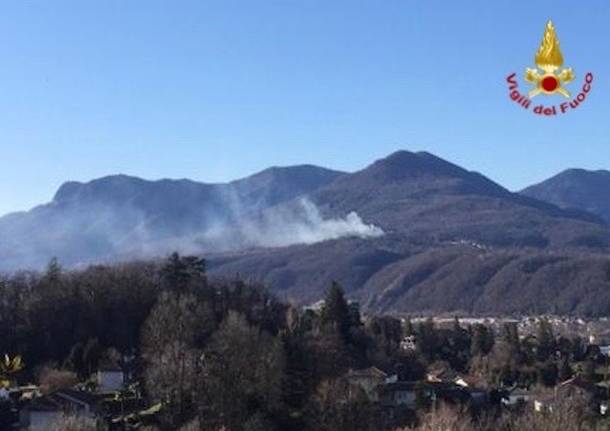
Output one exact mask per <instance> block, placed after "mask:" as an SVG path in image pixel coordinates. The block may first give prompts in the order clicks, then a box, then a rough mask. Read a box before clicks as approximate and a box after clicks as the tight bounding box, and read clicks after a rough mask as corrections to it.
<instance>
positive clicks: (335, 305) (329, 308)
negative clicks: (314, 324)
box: [321, 281, 351, 339]
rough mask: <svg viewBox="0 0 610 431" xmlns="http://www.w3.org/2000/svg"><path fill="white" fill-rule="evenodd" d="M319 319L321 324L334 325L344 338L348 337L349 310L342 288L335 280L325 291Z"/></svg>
mask: <svg viewBox="0 0 610 431" xmlns="http://www.w3.org/2000/svg"><path fill="white" fill-rule="evenodd" d="M321 320H322V324H323V325H330V326H332V327H334V328H335V329H336V330H337V331H338V332H339V333H340V334H341V335H342V336H343V337H344V338H345V339H347V338H348V336H349V328H350V323H351V319H350V311H349V307H348V304H347V301H346V299H345V293H344V292H343V288H342V287H341V285H340V284H339V283H337V282H336V281H333V283H332V285H331V287H330V289H329V290H328V292H327V293H326V297H325V299H324V306H323V307H322V313H321Z"/></svg>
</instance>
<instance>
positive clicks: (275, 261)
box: [0, 151, 610, 315]
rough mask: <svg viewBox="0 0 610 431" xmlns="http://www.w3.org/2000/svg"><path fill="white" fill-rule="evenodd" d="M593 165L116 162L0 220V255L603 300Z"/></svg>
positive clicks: (314, 287)
mask: <svg viewBox="0 0 610 431" xmlns="http://www.w3.org/2000/svg"><path fill="white" fill-rule="evenodd" d="M609 181H610V173H608V172H606V171H596V172H588V171H583V170H569V171H565V172H563V173H561V174H559V175H557V176H556V177H553V178H551V179H549V180H547V181H545V182H543V183H541V184H538V185H534V186H531V187H528V188H526V189H525V190H523V191H522V192H520V193H513V192H510V191H508V190H507V189H505V188H503V187H502V186H500V185H498V184H496V183H494V182H493V181H491V180H489V179H488V178H486V177H484V176H483V175H481V174H478V173H476V172H471V171H468V170H465V169H463V168H461V167H459V166H457V165H454V164H452V163H450V162H448V161H445V160H443V159H441V158H439V157H436V156H434V155H432V154H429V153H426V152H418V153H413V152H408V151H399V152H397V153H394V154H391V155H389V156H388V157H385V158H383V159H380V160H377V161H375V162H374V163H372V164H371V165H369V166H367V167H366V168H364V169H362V170H359V171H356V172H352V173H345V172H338V171H334V170H329V169H325V168H320V167H316V166H310V165H302V166H293V167H286V168H270V169H267V170H265V171H262V172H260V173H258V174H255V175H252V176H250V177H247V178H244V179H241V180H237V181H233V182H230V183H223V184H205V183H198V182H194V181H190V180H160V181H145V180H142V179H139V178H134V177H129V176H124V175H117V176H110V177H105V178H101V179H97V180H93V181H91V182H88V183H77V182H68V183H65V184H64V185H62V186H61V187H60V188H59V190H58V191H57V193H56V194H55V196H54V198H53V200H52V201H51V202H50V203H48V204H44V205H41V206H38V207H36V208H34V209H32V210H30V211H28V212H22V213H13V214H9V215H7V216H4V217H2V218H0V269H2V270H15V269H19V268H41V267H42V266H44V264H45V263H46V262H47V261H48V260H49V259H50V258H51V257H53V256H56V257H58V258H59V259H60V261H61V262H63V263H64V264H66V265H86V264H89V263H96V262H97V263H99V262H115V261H120V260H126V259H134V258H154V257H159V256H163V255H164V254H167V253H169V252H171V251H173V250H178V251H180V252H182V253H198V254H203V255H205V256H206V257H207V258H208V260H209V266H210V273H211V274H212V275H213V276H220V277H234V276H235V274H240V276H242V277H246V278H249V279H252V280H256V281H260V282H263V283H265V284H267V285H268V286H269V287H270V288H271V289H273V290H274V291H275V292H276V294H278V295H279V296H281V297H283V298H285V299H289V300H292V301H295V302H298V303H301V304H307V303H311V302H315V301H317V300H318V299H320V297H321V296H322V295H323V293H324V291H325V289H326V288H327V287H328V286H329V284H330V282H331V281H332V280H337V281H339V282H340V283H342V284H343V286H344V287H345V288H346V290H347V291H348V294H349V296H350V297H351V298H353V299H356V300H358V301H360V303H361V304H362V305H363V307H364V308H365V309H366V310H370V311H377V312H393V313H403V312H409V313H425V312H434V313H439V312H448V313H456V312H460V313H465V314H494V313H505V314H509V313H524V314H527V313H543V312H552V313H557V314H571V313H574V314H584V315H600V314H604V313H607V312H608V311H610V257H609V256H608V251H609V248H610V228H609V227H608V225H607V222H608V221H609V220H610V205H608V204H607V202H608V200H607V199H605V197H606V195H607V194H608V192H607V190H610V189H609V188H608V187H605V185H606V184H607V183H608V182H609Z"/></svg>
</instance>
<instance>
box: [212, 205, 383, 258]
mask: <svg viewBox="0 0 610 431" xmlns="http://www.w3.org/2000/svg"><path fill="white" fill-rule="evenodd" d="M381 235H383V230H382V229H381V228H379V227H377V226H374V225H372V224H366V223H364V222H363V221H362V219H361V218H360V216H359V215H358V214H356V213H355V212H351V213H349V214H348V215H347V216H346V217H344V218H330V219H323V218H322V215H321V214H320V211H319V210H318V208H317V207H316V205H315V204H314V203H313V202H311V201H310V200H308V199H305V198H303V199H300V200H299V201H298V204H297V205H295V206H293V207H290V208H274V209H271V210H267V211H265V212H264V213H263V215H262V216H261V217H260V218H257V219H255V220H251V219H247V218H241V219H240V220H239V221H238V222H237V223H236V224H233V225H226V224H220V225H219V226H216V227H214V228H212V229H210V230H208V231H207V232H206V233H205V234H204V242H206V243H207V242H212V243H216V244H217V245H222V243H223V242H226V241H230V242H231V243H233V244H236V243H237V244H239V245H240V246H241V247H244V246H245V247H283V246H288V245H293V244H313V243H316V242H320V241H325V240H329V239H337V238H343V237H350V236H353V237H360V238H374V237H379V236H381ZM223 248H224V247H223Z"/></svg>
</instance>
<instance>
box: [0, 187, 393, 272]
mask: <svg viewBox="0 0 610 431" xmlns="http://www.w3.org/2000/svg"><path fill="white" fill-rule="evenodd" d="M181 217H182V218H181ZM14 219H15V220H16V222H15V221H14V220H13V219H12V217H8V218H7V217H5V218H3V219H0V271H4V270H14V269H24V268H32V269H39V268H42V267H44V265H46V263H47V262H48V261H49V259H51V258H52V257H57V258H59V260H60V261H61V262H62V263H63V264H65V265H68V266H72V265H84V264H89V263H94V262H112V261H117V260H129V259H133V258H151V257H160V256H164V255H166V254H168V253H170V252H173V251H178V252H180V253H189V254H205V253H215V252H226V251H236V250H240V249H244V248H253V247H281V246H288V245H292V244H312V243H315V242H320V241H324V240H329V239H337V238H342V237H349V236H354V237H360V238H373V237H378V236H380V235H383V231H382V230H381V229H380V228H379V227H376V226H374V225H370V224H366V223H364V222H363V221H362V219H361V218H360V217H359V216H358V214H356V213H353V212H352V213H350V214H348V215H347V216H345V217H342V218H326V219H324V218H323V217H322V215H321V214H320V211H319V210H318V208H317V207H316V205H315V204H314V203H312V202H311V201H309V200H307V199H301V200H299V201H296V202H293V203H292V204H291V205H282V206H276V207H272V208H267V209H261V208H260V207H259V206H257V205H256V204H253V203H252V202H247V203H246V204H244V203H243V200H242V199H240V198H239V196H236V194H235V193H233V192H231V191H230V192H227V193H225V194H224V195H223V196H222V197H221V199H220V200H219V201H217V202H216V203H215V204H214V205H209V206H207V207H202V208H201V209H200V211H198V210H197V209H191V210H190V211H187V212H181V211H175V212H172V213H171V214H169V215H165V216H164V217H163V218H161V217H160V216H159V215H158V213H155V212H152V213H151V212H148V213H146V212H144V211H143V210H142V209H141V208H138V207H136V206H122V207H117V206H113V205H104V204H95V205H83V206H81V205H74V206H68V207H67V208H64V209H61V210H58V209H57V207H56V205H55V204H52V205H48V206H44V207H41V208H39V209H35V210H34V211H32V212H31V213H29V214H26V215H22V216H20V217H14Z"/></svg>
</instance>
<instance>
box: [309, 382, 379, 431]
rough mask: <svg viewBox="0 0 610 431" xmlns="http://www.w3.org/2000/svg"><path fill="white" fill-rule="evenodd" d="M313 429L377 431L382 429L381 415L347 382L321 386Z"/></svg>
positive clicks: (313, 410)
mask: <svg viewBox="0 0 610 431" xmlns="http://www.w3.org/2000/svg"><path fill="white" fill-rule="evenodd" d="M308 416H309V418H310V424H309V428H310V429H312V430H316V431H374V430H378V429H379V422H380V416H379V411H378V410H377V408H376V407H375V406H374V404H373V403H371V402H370V401H369V399H368V397H367V396H366V394H365V392H364V391H363V390H362V388H360V387H359V386H351V385H350V384H349V383H348V382H347V381H346V380H345V379H343V378H338V379H330V380H325V381H323V382H321V383H320V385H319V386H318V389H317V391H316V393H315V395H314V397H313V400H312V406H311V410H310V412H309V414H308Z"/></svg>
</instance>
